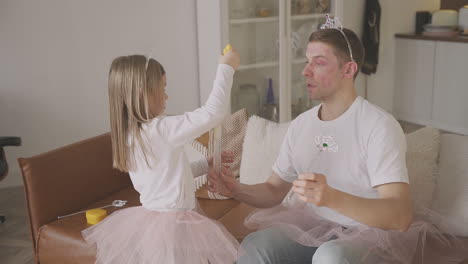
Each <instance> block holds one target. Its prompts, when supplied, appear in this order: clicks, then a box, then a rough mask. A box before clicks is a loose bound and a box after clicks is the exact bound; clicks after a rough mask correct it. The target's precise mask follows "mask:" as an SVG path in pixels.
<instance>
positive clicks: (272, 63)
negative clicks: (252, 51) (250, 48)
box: [237, 61, 279, 71]
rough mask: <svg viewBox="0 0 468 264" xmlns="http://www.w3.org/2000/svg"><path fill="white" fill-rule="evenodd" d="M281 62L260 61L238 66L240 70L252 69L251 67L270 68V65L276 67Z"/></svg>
mask: <svg viewBox="0 0 468 264" xmlns="http://www.w3.org/2000/svg"><path fill="white" fill-rule="evenodd" d="M278 65H279V63H278V62H277V61H268V62H260V63H254V64H246V65H241V66H239V68H237V69H238V70H239V71H241V70H251V69H259V68H268V67H276V66H278Z"/></svg>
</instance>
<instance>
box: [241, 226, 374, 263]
mask: <svg viewBox="0 0 468 264" xmlns="http://www.w3.org/2000/svg"><path fill="white" fill-rule="evenodd" d="M241 248H242V249H243V250H245V252H244V253H245V254H243V255H242V254H241V257H240V258H239V259H238V261H237V264H280V263H281V264H311V263H312V264H358V263H360V260H361V257H362V254H364V253H365V252H366V250H367V249H368V247H366V246H365V245H364V244H362V243H355V242H354V243H353V241H339V240H330V241H328V242H325V243H323V244H322V245H321V246H320V247H318V248H317V247H306V246H303V245H301V244H298V243H296V242H294V241H292V240H290V239H288V238H287V237H286V236H285V235H284V234H282V233H281V232H280V231H279V230H277V229H273V228H269V229H265V230H262V231H258V232H254V233H251V234H250V235H248V236H247V237H246V238H245V239H244V240H243V241H242V244H241ZM375 263H377V262H375Z"/></svg>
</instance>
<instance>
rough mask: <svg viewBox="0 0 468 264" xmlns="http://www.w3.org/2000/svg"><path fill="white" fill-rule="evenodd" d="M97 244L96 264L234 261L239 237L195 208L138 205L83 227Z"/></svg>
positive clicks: (87, 237)
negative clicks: (156, 208) (161, 209)
mask: <svg viewBox="0 0 468 264" xmlns="http://www.w3.org/2000/svg"><path fill="white" fill-rule="evenodd" d="M82 235H83V237H84V239H85V240H86V241H87V242H88V243H95V244H96V247H97V255H96V263H99V264H104V263H106V264H107V263H112V264H115V263H116V264H120V263H135V264H143V263H144V264H146V263H148V264H149V263H164V264H183V263H194V264H207V263H234V262H235V261H236V258H237V251H238V247H239V243H238V241H237V240H236V239H235V238H233V237H232V235H231V234H230V233H229V232H228V231H227V230H226V229H225V228H224V226H222V225H221V224H220V223H218V222H216V221H214V220H212V219H209V218H208V217H206V216H203V215H201V214H199V213H198V212H196V211H192V210H188V211H170V212H156V211H150V210H147V209H145V208H144V207H142V206H138V207H130V208H126V209H122V210H119V211H116V212H114V213H112V214H111V215H110V216H108V217H107V218H105V219H104V220H103V221H102V222H100V223H99V224H97V225H95V226H92V227H89V228H87V229H85V230H83V231H82Z"/></svg>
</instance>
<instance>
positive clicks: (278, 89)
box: [197, 0, 343, 122]
mask: <svg viewBox="0 0 468 264" xmlns="http://www.w3.org/2000/svg"><path fill="white" fill-rule="evenodd" d="M342 3H343V0H326V1H323V0H321V1H318V0H256V1H253V0H198V1H197V29H198V32H197V33H198V34H197V36H198V59H199V87H200V102H201V103H204V102H205V101H206V99H207V97H208V95H209V93H210V91H211V88H212V82H213V78H214V75H215V70H216V64H217V59H218V54H219V53H220V52H221V50H222V49H223V48H224V46H225V45H226V44H227V43H230V44H232V45H233V47H234V48H235V49H237V50H238V51H239V53H240V55H241V66H240V67H239V69H238V71H237V72H236V75H235V78H234V84H233V89H232V96H231V98H232V100H231V111H233V112H234V111H236V110H237V109H239V108H243V107H245V108H247V109H248V112H249V114H250V115H252V114H255V115H259V116H263V117H265V118H268V119H275V118H274V115H272V113H273V112H274V111H273V110H274V109H275V108H276V110H277V114H278V116H277V117H278V118H277V119H276V120H275V121H280V122H285V121H289V120H291V119H293V118H295V117H296V116H297V115H298V114H300V113H302V112H304V111H306V110H308V109H309V108H311V107H312V106H313V105H314V104H315V103H316V102H312V101H311V100H310V99H309V98H308V96H307V92H306V86H305V82H304V79H303V77H302V75H301V72H302V69H303V67H304V63H305V60H306V59H305V54H304V53H305V52H304V51H305V47H306V45H307V43H308V37H309V35H310V33H312V32H313V31H314V30H316V29H317V27H318V25H319V24H320V23H323V22H324V20H325V14H331V15H332V16H333V15H338V16H339V14H342ZM321 4H323V5H321ZM269 87H271V88H270V89H271V90H272V91H273V94H274V96H275V100H274V101H273V100H272V98H271V96H270V97H269V96H268V88H269ZM267 99H270V100H267ZM267 102H268V103H269V104H267Z"/></svg>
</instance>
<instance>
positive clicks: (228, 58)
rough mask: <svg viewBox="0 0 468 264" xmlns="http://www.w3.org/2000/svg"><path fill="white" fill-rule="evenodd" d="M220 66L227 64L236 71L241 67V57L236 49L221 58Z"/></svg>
mask: <svg viewBox="0 0 468 264" xmlns="http://www.w3.org/2000/svg"><path fill="white" fill-rule="evenodd" d="M218 61H219V64H227V65H229V66H231V67H232V68H234V70H236V69H237V68H238V67H239V65H240V56H239V53H237V51H236V50H235V49H231V50H230V51H228V52H227V53H226V54H224V55H221V56H219V60H218Z"/></svg>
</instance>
